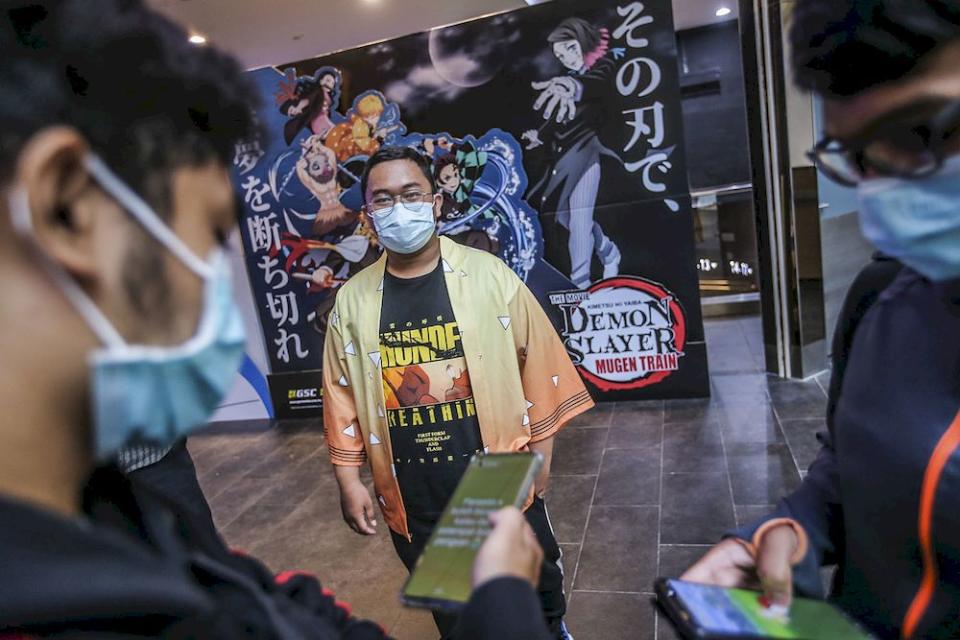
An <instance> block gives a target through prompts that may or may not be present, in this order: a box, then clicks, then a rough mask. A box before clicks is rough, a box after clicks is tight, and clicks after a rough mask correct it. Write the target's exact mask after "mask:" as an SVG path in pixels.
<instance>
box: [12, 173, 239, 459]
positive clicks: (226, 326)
mask: <svg viewBox="0 0 960 640" xmlns="http://www.w3.org/2000/svg"><path fill="white" fill-rule="evenodd" d="M85 164H86V167H87V170H88V171H89V172H90V175H92V176H93V178H94V179H95V180H96V181H97V183H98V184H99V185H100V186H101V187H102V188H103V189H104V191H106V192H107V193H108V194H110V195H111V196H112V197H113V198H114V199H115V200H116V201H117V202H119V203H120V204H121V205H122V206H123V207H124V208H125V209H126V211H127V212H128V213H129V214H130V215H131V216H133V218H134V219H135V220H136V221H137V222H138V223H139V224H140V225H141V226H143V228H144V229H145V230H146V231H147V232H148V233H149V234H150V235H151V236H153V238H154V239H155V240H156V241H158V242H159V243H160V244H162V245H163V246H164V247H166V248H167V250H169V251H170V252H171V253H172V254H173V255H174V256H176V257H177V258H178V259H179V260H180V261H181V262H182V263H183V264H184V265H185V266H186V267H187V268H188V269H190V270H191V271H192V272H194V273H195V274H197V276H198V277H200V278H201V279H202V280H203V281H204V304H203V311H202V312H201V317H200V322H199V324H198V327H197V332H196V334H195V335H194V336H193V337H192V338H190V339H189V340H187V341H186V342H184V343H183V344H180V345H177V346H173V347H155V346H146V345H130V344H127V343H126V341H125V340H124V339H123V338H122V337H121V336H120V334H119V333H118V332H117V330H116V329H115V328H114V326H113V325H112V324H111V323H110V321H109V320H108V319H107V318H106V316H104V315H103V313H102V312H101V311H100V309H98V308H97V306H96V305H95V304H94V303H93V301H92V300H91V299H90V298H89V296H87V294H86V293H85V292H84V291H83V290H82V289H81V288H80V286H79V285H78V284H77V283H76V282H75V281H74V280H73V278H71V277H70V276H69V275H68V274H67V273H66V271H64V270H63V269H62V268H61V267H60V266H59V265H56V264H54V263H53V262H52V261H50V260H49V259H48V258H46V254H44V253H43V252H40V255H41V256H42V257H43V262H44V264H45V266H46V267H47V269H48V271H49V272H50V274H51V276H52V277H53V279H54V280H55V281H56V282H57V284H58V285H59V287H60V289H61V290H62V291H63V293H64V295H65V296H66V297H67V299H68V300H69V301H70V302H71V304H72V305H73V306H74V308H75V309H76V310H77V312H78V313H79V314H80V315H81V316H82V317H83V319H84V320H85V321H86V322H87V324H88V325H89V326H90V329H91V330H92V331H93V332H94V333H95V334H96V335H97V337H98V338H99V339H100V341H101V342H102V343H103V345H104V346H103V347H102V348H101V349H98V350H96V351H94V352H93V353H92V354H91V356H90V368H91V393H92V396H91V405H92V406H91V413H92V415H93V440H94V442H93V446H92V448H93V451H94V453H95V455H96V457H97V459H98V460H106V459H109V458H110V457H112V456H113V455H114V454H115V453H116V452H117V450H119V449H121V448H123V447H125V446H128V445H132V444H148V445H153V446H158V447H166V446H169V445H170V444H173V443H174V442H175V441H176V440H178V439H180V438H182V437H184V436H186V435H187V434H188V433H190V432H191V431H193V430H194V429H196V428H198V427H202V426H203V425H204V424H205V422H206V420H207V418H209V417H210V415H211V414H212V413H213V411H214V410H215V409H216V407H217V405H218V404H219V403H220V400H221V399H222V398H223V396H224V395H225V394H226V392H227V391H228V390H229V388H230V385H231V384H232V382H233V378H234V375H235V373H236V371H237V369H238V367H239V365H240V361H241V359H242V357H243V350H244V345H245V339H244V329H243V320H242V318H241V315H240V312H239V310H238V309H237V308H236V305H235V303H234V301H233V296H232V293H231V279H230V269H229V264H228V262H227V260H226V257H225V256H224V255H223V252H222V251H220V250H216V251H214V252H213V255H212V256H211V258H210V260H202V259H200V258H199V257H197V255H196V254H194V253H193V252H192V251H191V250H190V249H189V248H188V247H187V246H186V245H185V244H184V243H183V241H182V240H180V238H179V237H177V236H176V234H174V233H173V232H172V231H171V230H170V228H169V227H167V226H166V224H164V222H163V221H162V220H161V219H160V217H159V216H157V214H156V213H155V212H154V211H153V209H151V208H150V206H149V205H148V204H147V203H146V202H144V201H143V200H142V199H141V198H140V196H138V195H137V194H136V193H135V192H134V191H133V190H131V189H130V188H129V187H128V186H127V185H126V184H124V183H123V182H122V181H121V180H120V179H119V178H118V177H117V176H116V175H114V173H113V172H112V171H110V169H108V168H107V166H106V165H105V164H103V162H102V161H101V160H100V159H99V158H97V157H95V156H88V157H87V158H86V162H85ZM9 206H10V214H11V218H12V220H13V224H14V228H15V229H16V230H17V232H18V233H19V234H20V235H21V236H22V237H23V238H24V239H26V240H28V241H29V242H31V243H32V244H34V245H35V246H36V245H37V239H36V234H35V231H34V228H33V223H32V219H31V215H30V205H29V202H28V200H27V195H26V192H25V191H24V190H23V189H17V190H14V191H13V192H12V193H11V195H10V202H9Z"/></svg>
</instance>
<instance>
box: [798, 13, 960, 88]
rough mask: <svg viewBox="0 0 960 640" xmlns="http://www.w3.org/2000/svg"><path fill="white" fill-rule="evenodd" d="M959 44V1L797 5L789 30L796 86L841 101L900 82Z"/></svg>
mask: <svg viewBox="0 0 960 640" xmlns="http://www.w3.org/2000/svg"><path fill="white" fill-rule="evenodd" d="M958 38H960V2H957V0H798V2H797V3H796V7H795V9H794V11H793V23H792V25H791V28H790V41H791V46H792V50H793V67H794V71H795V77H796V81H797V84H798V85H799V86H800V87H802V88H804V89H808V90H811V91H815V92H817V93H820V94H823V95H827V96H839V97H844V96H852V95H855V94H857V93H860V92H862V91H864V90H865V89H867V88H869V87H871V86H874V85H878V84H883V83H886V82H892V81H895V80H898V79H900V78H902V77H904V76H905V75H907V74H909V73H910V72H911V71H913V70H914V68H915V67H916V66H917V64H918V63H919V62H920V60H921V59H922V58H923V57H924V56H925V55H927V54H929V53H931V52H933V51H934V50H936V49H939V48H940V47H942V46H943V45H946V44H948V43H950V42H952V41H954V40H957V39H958Z"/></svg>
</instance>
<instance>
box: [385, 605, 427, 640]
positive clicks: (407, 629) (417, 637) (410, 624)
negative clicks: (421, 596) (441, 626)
mask: <svg viewBox="0 0 960 640" xmlns="http://www.w3.org/2000/svg"><path fill="white" fill-rule="evenodd" d="M387 631H388V633H389V634H390V637H392V638H394V639H395V640H434V639H435V638H438V637H439V636H440V633H439V632H438V631H437V625H436V624H434V622H433V616H431V615H430V612H429V611H427V610H425V609H404V610H403V611H401V612H400V615H398V616H397V620H396V622H394V623H393V625H392V626H391V627H390V628H389V629H388V630H387Z"/></svg>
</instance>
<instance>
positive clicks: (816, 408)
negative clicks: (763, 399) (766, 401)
mask: <svg viewBox="0 0 960 640" xmlns="http://www.w3.org/2000/svg"><path fill="white" fill-rule="evenodd" d="M769 392H770V400H771V402H772V404H773V408H774V410H776V412H777V416H778V417H779V418H780V419H781V420H796V419H799V418H821V419H822V418H823V417H824V415H825V412H826V407H827V402H826V398H824V396H823V390H822V389H821V388H820V385H818V384H817V382H816V380H807V381H804V382H800V381H796V380H779V381H776V382H773V383H771V384H770V387H769Z"/></svg>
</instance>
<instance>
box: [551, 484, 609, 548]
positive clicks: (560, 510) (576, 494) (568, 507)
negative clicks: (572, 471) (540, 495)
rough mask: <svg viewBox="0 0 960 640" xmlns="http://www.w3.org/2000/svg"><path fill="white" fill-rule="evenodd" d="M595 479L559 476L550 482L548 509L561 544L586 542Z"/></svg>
mask: <svg viewBox="0 0 960 640" xmlns="http://www.w3.org/2000/svg"><path fill="white" fill-rule="evenodd" d="M596 484H597V477H596V476H558V475H554V476H553V477H551V478H550V487H549V489H548V490H547V506H548V507H549V508H550V522H551V523H553V531H554V534H555V535H556V537H557V541H558V542H574V543H577V544H579V543H580V542H582V541H583V532H584V530H585V529H586V528H587V513H588V512H589V510H590V501H591V500H592V499H593V491H594V487H595V486H596Z"/></svg>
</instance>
